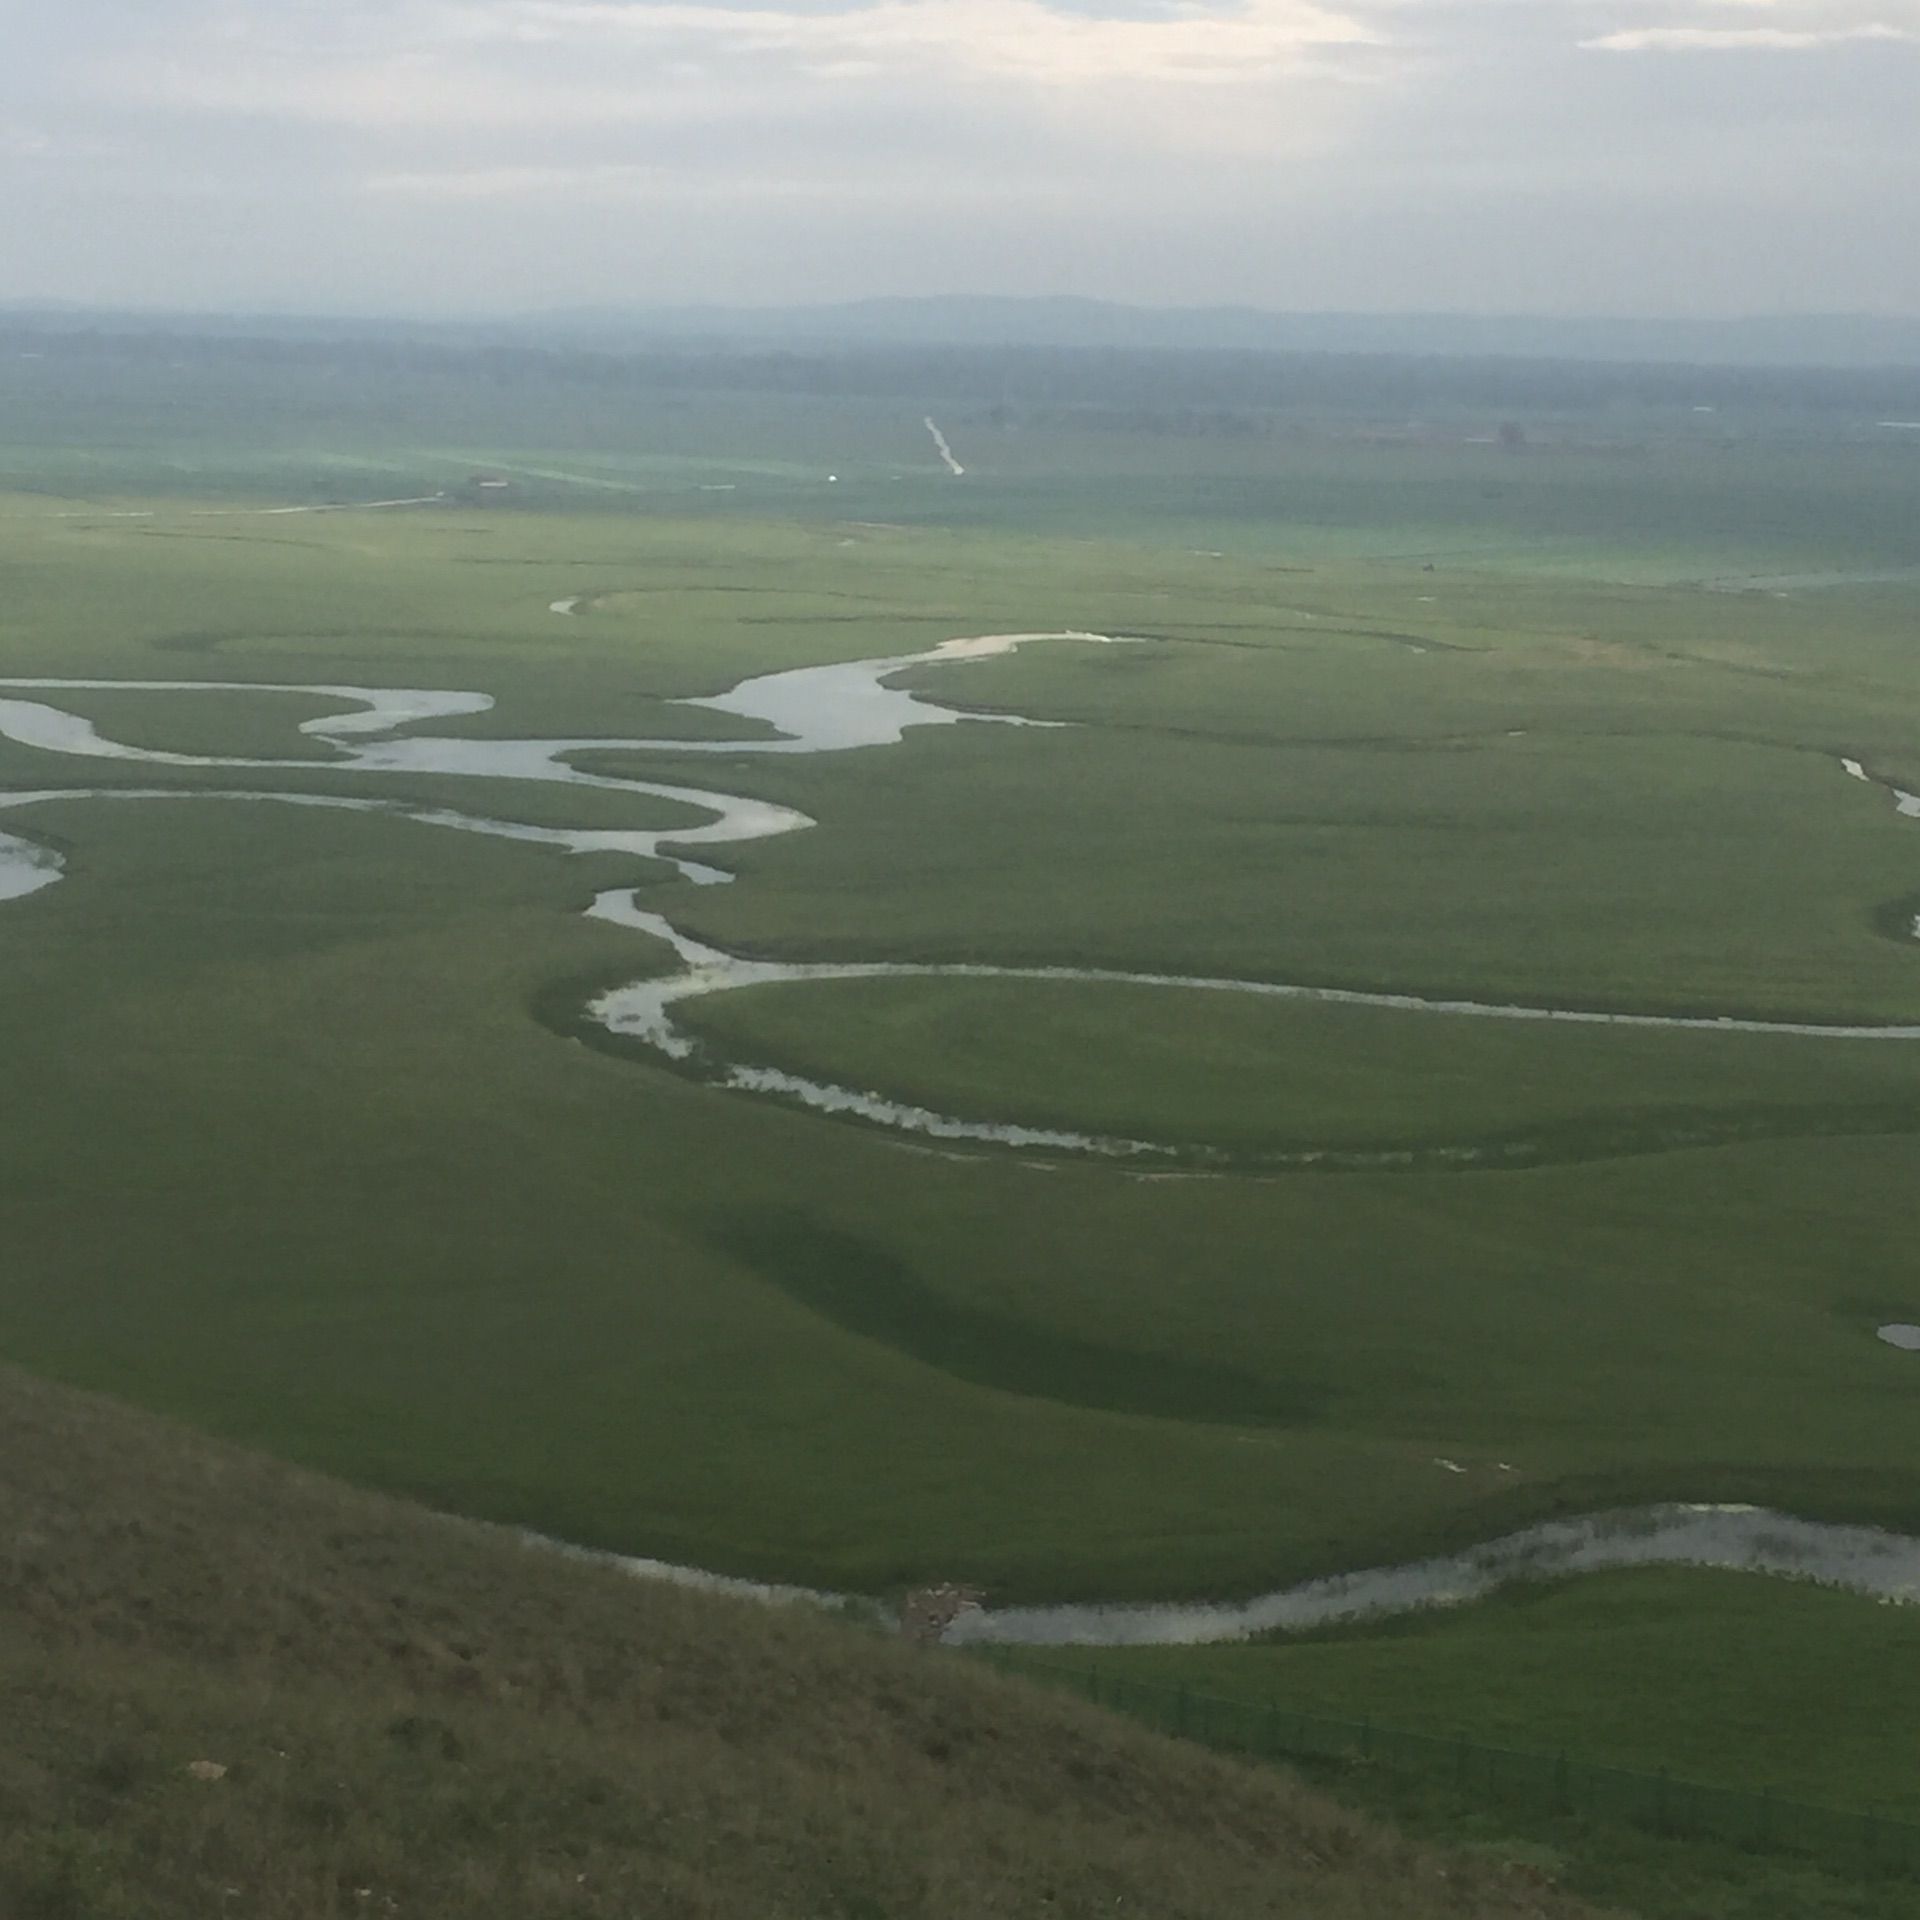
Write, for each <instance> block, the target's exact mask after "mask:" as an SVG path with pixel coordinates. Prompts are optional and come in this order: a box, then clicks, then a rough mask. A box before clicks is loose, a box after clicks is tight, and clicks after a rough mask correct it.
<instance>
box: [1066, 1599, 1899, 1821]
mask: <svg viewBox="0 0 1920 1920" xmlns="http://www.w3.org/2000/svg"><path fill="white" fill-rule="evenodd" d="M1917 1649H1920V1613H1917V1612H1916V1611H1915V1610H1914V1609H1913V1608H1911V1607H1890V1606H1885V1605H1882V1604H1880V1603H1879V1602H1877V1601H1874V1600H1868V1599H1863V1598H1860V1597H1858V1596H1856V1595H1852V1594H1847V1593H1841V1592H1837V1591H1834V1590H1832V1589H1828V1588H1822V1587H1817V1586H1814V1585H1811V1584H1806V1583H1799V1582H1779V1581H1768V1580H1762V1579H1757V1578H1755V1577H1753V1576H1751V1575H1746V1574H1739V1573H1723V1572H1708V1571H1696V1570H1688V1569H1679V1568H1662V1569H1650V1570H1646V1571H1638V1572H1631V1573H1607V1574H1594V1575H1589V1576H1586V1577H1583V1578H1581V1579H1578V1580H1574V1581H1566V1582H1554V1583H1543V1584H1540V1585H1523V1586H1518V1587H1512V1588H1509V1589H1508V1590H1506V1591H1505V1592H1504V1593H1501V1594H1499V1595H1497V1596H1496V1597H1494V1598H1493V1599H1491V1600H1487V1601H1484V1602H1479V1603H1476V1604H1474V1605H1471V1606H1466V1607H1460V1608H1452V1609H1441V1610H1434V1611H1431V1612H1427V1613H1420V1614H1411V1615H1406V1616H1402V1617H1400V1618H1397V1619H1392V1620H1386V1621H1380V1622H1375V1623H1371V1624H1366V1625H1357V1626H1349V1627H1344V1628H1337V1629H1327V1630H1324V1631H1321V1632H1318V1633H1314V1634H1307V1635H1301V1636H1298V1637H1294V1638H1289V1639H1284V1640H1274V1641H1270V1642H1261V1643H1255V1644H1248V1645H1237V1646H1219V1647H1184V1648H1164V1649H1161V1648H1155V1649H1139V1650H1134V1651H1128V1652H1126V1653H1115V1652H1103V1651H1099V1650H1086V1651H1081V1652H1076V1653H1075V1654H1074V1655H1073V1656H1072V1659H1073V1662H1074V1664H1075V1665H1077V1666H1081V1667H1090V1668H1099V1669H1101V1670H1103V1671H1111V1672H1115V1673H1121V1674H1126V1675H1129V1676H1131V1677H1133V1678H1135V1679H1140V1680H1153V1681H1159V1682H1166V1683H1168V1684H1173V1685H1185V1686H1188V1687H1191V1688H1193V1689H1195V1690H1196V1691H1205V1692H1209V1693H1213V1694H1218V1695H1221V1696H1224V1697H1227V1698H1232V1699H1257V1700H1267V1699H1272V1700H1278V1701H1281V1702H1283V1703H1285V1705H1286V1706H1287V1707H1288V1708H1290V1709H1293V1710H1295V1711H1298V1712H1302V1713H1321V1714H1327V1715H1330V1716H1333V1717H1337V1718H1344V1719H1353V1720H1369V1721H1372V1722H1373V1723H1375V1724H1376V1725H1378V1726H1383V1727H1394V1728H1400V1729H1404V1730H1406V1731H1408V1732H1414V1733H1430V1734H1439V1735H1445V1736H1449V1737H1455V1738H1464V1739H1466V1740H1469V1741H1472V1742H1475V1743H1478V1744H1481V1745H1487V1746H1496V1747H1507V1748H1515V1749H1520V1750H1523V1751H1531V1752H1536V1753H1541V1754H1545V1755H1553V1754H1556V1753H1562V1752H1565V1753H1571V1754H1576V1755H1578V1756H1579V1757H1580V1758H1581V1759H1582V1760H1583V1761H1586V1762H1589V1763H1594V1764H1600V1765H1609V1766H1618V1767H1627V1768H1632V1769H1636V1770H1640V1771H1644V1772H1648V1773H1657V1772H1659V1771H1661V1770H1662V1769H1666V1770H1669V1771H1671V1772H1672V1773H1673V1774H1674V1775H1675V1776H1676V1777H1677V1778H1680V1779H1683V1780H1698V1781H1703V1782H1709V1783H1712V1784H1715V1785H1720V1786H1729V1787H1738V1788H1743V1789H1746V1790H1749V1791H1752V1792H1755V1793H1760V1792H1765V1791H1772V1792H1774V1793H1776V1794H1779V1795H1781V1796H1782V1797H1784V1798H1787V1799H1798V1800H1803V1801H1809V1802H1813V1803H1815V1804H1820V1805H1826V1806H1832V1807H1840V1808H1851V1809H1856V1810H1858V1811H1861V1812H1866V1811H1868V1810H1872V1811H1876V1812H1879V1813H1884V1814H1890V1815H1893V1816H1895V1817H1898V1818H1901V1819H1904V1820H1909V1821H1912V1820H1916V1819H1920V1782H1916V1780H1915V1778H1914V1773H1913V1766H1912V1758H1913V1739H1912V1728H1913V1724H1914V1719H1915V1715H1916V1712H1920V1700H1916V1699H1915V1697H1914V1676H1915V1672H1916V1661H1915V1654H1916V1650H1917ZM1849 1707H1850V1708H1851V1710H1845V1709H1847V1708H1849ZM1836 1709H1841V1710H1838V1711H1837V1710H1836ZM1815 1729H1817V1730H1818V1737H1811V1736H1812V1735H1813V1734H1814V1730H1815Z"/></svg>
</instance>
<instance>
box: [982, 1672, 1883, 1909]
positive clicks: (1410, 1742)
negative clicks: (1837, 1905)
mask: <svg viewBox="0 0 1920 1920" xmlns="http://www.w3.org/2000/svg"><path fill="white" fill-rule="evenodd" d="M974 1651H975V1652H976V1653H977V1654H978V1655H980V1656H981V1657H984V1658H986V1659H988V1660H989V1661H990V1662H991V1663H992V1664H993V1665H994V1666H996V1667H999V1668H1001V1669H1002V1670H1004V1671H1006V1672H1010V1673H1017V1674H1021V1675H1024V1676H1026V1677H1028V1678H1030V1679H1034V1680H1040V1681H1044V1682H1047V1683H1048V1684H1050V1685H1054V1686H1060V1687H1064V1688H1066V1689H1068V1690H1070V1691H1072V1692H1075V1693H1078V1694H1079V1695H1081V1697H1082V1698H1084V1699H1086V1700H1089V1701H1091V1702H1093V1703H1094V1704H1095V1705H1096V1706H1102V1707H1106V1708H1109V1709H1111V1710H1112V1711H1113V1712H1116V1713H1122V1714H1125V1715H1127V1716H1128V1717H1129V1718H1130V1719H1135V1720H1141V1721H1144V1722H1145V1723H1146V1724H1147V1725H1149V1726H1152V1727H1155V1728H1157V1729H1158V1730H1159V1731H1160V1732H1162V1733H1171V1734H1174V1735H1177V1736H1178V1737H1180V1738H1182V1739H1187V1740H1194V1741H1198V1742H1200V1743H1202V1744H1203V1745H1206V1746H1209V1747H1218V1748H1223V1749H1225V1750H1227V1751H1229V1752H1233V1753H1243V1754H1248V1755H1251V1756H1254V1757H1256V1758H1261V1759H1283V1760H1339V1761H1346V1762H1357V1763H1360V1764H1363V1765H1368V1766H1378V1767H1380V1768H1382V1769H1385V1770H1387V1771H1390V1772H1396V1773H1401V1774H1407V1775H1413V1776H1417V1777H1420V1778H1423V1779H1427V1780H1434V1781H1438V1782H1440V1783H1442V1784H1444V1785H1447V1786H1450V1787H1452V1788H1454V1789H1455V1790H1457V1791H1458V1792H1460V1793H1462V1794H1465V1795H1468V1796H1470V1797H1475V1798H1484V1799H1494V1800H1499V1801H1502V1802H1506V1803H1510V1804H1515V1803H1517V1804H1519V1805H1522V1806H1525V1807H1528V1808H1531V1809H1533V1810H1535V1811H1540V1812H1545V1813H1549V1814H1558V1815H1568V1814H1585V1815H1590V1816H1592V1817H1594V1818H1596V1819H1600V1820H1608V1821H1614V1822H1618V1823H1622V1824H1625V1825H1628V1826H1634V1827H1639V1828H1642V1829H1644V1830H1646V1831H1648V1832H1650V1833H1654V1834H1658V1835H1661V1836H1662V1837H1665V1838H1668V1839H1677V1840H1708V1841H1716V1842H1719V1843H1721V1844H1724V1845H1730V1846H1734V1847H1739V1848H1742V1849H1745V1850H1747V1851H1750V1852H1766V1853H1792V1854H1799V1855H1802V1856H1805V1857H1807V1858H1809V1859H1812V1860H1815V1861H1818V1862H1821V1863H1824V1864H1827V1865H1831V1866H1834V1867H1838V1868H1841V1869H1843V1870H1846V1871H1848V1872H1853V1873H1861V1872H1866V1873H1871V1874H1895V1875H1900V1876H1903V1877H1906V1878H1915V1877H1920V1822H1915V1821H1911V1820H1904V1819H1899V1818H1896V1817H1892V1816H1889V1815H1886V1814H1881V1813H1872V1812H1847V1811H1845V1810H1843V1809H1841V1808H1837V1807H1823V1806H1818V1805H1815V1804H1813V1803H1812V1802H1809V1801H1804V1800H1794V1799H1789V1798H1786V1797H1784V1796H1782V1795H1780V1794H1776V1793H1773V1792H1771V1791H1765V1792H1759V1793H1755V1792H1752V1791H1749V1790H1747V1789H1744V1788H1740V1787H1717V1786H1708V1785H1705V1784H1703V1783H1702V1782H1699V1781H1693V1780H1683V1779H1676V1778H1674V1776H1673V1775H1671V1774H1669V1773H1665V1772H1661V1773H1646V1772H1640V1771H1636V1770H1635V1769H1633V1768H1631V1767H1615V1766H1608V1765H1605V1764H1602V1763H1598V1762H1594V1761H1588V1760H1582V1759H1578V1758H1576V1757H1574V1756H1573V1755H1570V1754H1567V1753H1564V1752H1562V1753H1551V1754H1550V1753H1537V1752H1526V1751H1524V1750H1521V1749H1517V1748H1511V1747H1495V1746H1489V1745H1487V1744H1485V1743H1484V1742H1481V1741H1475V1740H1470V1739H1468V1738H1467V1737H1466V1736H1465V1735H1454V1734H1434V1733H1414V1732H1411V1731H1409V1730H1408V1729H1406V1728H1403V1727H1390V1726H1381V1725H1379V1724H1377V1723H1376V1722H1374V1721H1372V1720H1343V1719H1337V1718H1334V1717H1332V1716H1330V1715H1325V1714H1316V1713H1300V1712H1296V1711H1294V1710H1293V1709H1292V1708H1289V1707H1284V1706H1282V1705H1280V1704H1279V1702H1277V1701H1274V1700H1264V1699H1263V1700H1253V1699H1235V1698H1231V1697H1225V1696H1221V1695H1217V1694H1209V1693H1202V1692H1199V1691H1197V1690H1195V1689H1194V1688H1191V1687H1185V1686H1176V1685H1169V1684H1166V1683H1163V1682H1159V1681H1149V1680H1138V1679H1134V1678H1132V1677H1131V1676H1128V1675H1123V1674H1116V1673H1113V1672H1111V1671H1102V1670H1101V1669H1100V1668H1098V1667H1095V1666H1076V1665H1073V1664H1071V1663H1069V1662H1066V1661H1063V1660H1060V1659H1058V1658H1049V1657H1045V1656H1036V1655H1034V1654H1032V1653H1030V1652H1028V1651H1026V1650H1025V1649H1015V1648H1007V1647H991V1648H985V1647H983V1648H978V1649H975V1650H974Z"/></svg>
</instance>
